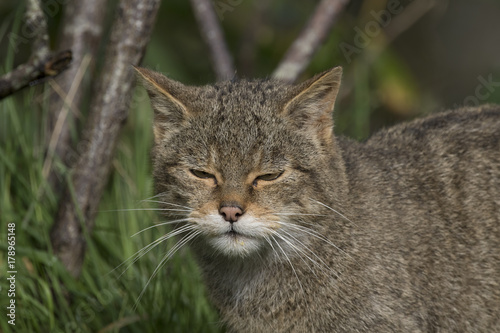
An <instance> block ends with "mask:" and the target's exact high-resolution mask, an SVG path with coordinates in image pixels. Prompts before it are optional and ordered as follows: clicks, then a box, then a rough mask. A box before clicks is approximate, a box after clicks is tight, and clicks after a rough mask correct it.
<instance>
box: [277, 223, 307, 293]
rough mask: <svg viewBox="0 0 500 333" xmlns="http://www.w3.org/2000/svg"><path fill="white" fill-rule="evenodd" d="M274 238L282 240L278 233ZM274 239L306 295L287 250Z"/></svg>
mask: <svg viewBox="0 0 500 333" xmlns="http://www.w3.org/2000/svg"><path fill="white" fill-rule="evenodd" d="M273 236H278V237H279V238H281V239H282V236H281V235H280V234H278V233H277V232H273ZM272 239H274V241H275V242H276V245H277V246H278V247H279V249H280V250H281V252H282V253H283V255H284V256H285V259H286V260H287V261H288V263H289V264H290V267H291V268H292V271H293V273H294V274H295V277H296V278H297V282H298V283H299V286H300V289H301V290H302V292H303V293H305V292H304V288H303V287H302V283H300V279H299V275H298V274H297V271H296V270H295V267H293V264H292V261H291V260H290V258H289V257H288V255H287V254H286V252H285V250H283V248H282V247H281V245H280V244H279V242H278V241H277V240H276V239H275V238H274V237H273V238H272Z"/></svg>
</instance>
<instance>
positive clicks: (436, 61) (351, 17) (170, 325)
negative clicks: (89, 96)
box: [0, 0, 500, 332]
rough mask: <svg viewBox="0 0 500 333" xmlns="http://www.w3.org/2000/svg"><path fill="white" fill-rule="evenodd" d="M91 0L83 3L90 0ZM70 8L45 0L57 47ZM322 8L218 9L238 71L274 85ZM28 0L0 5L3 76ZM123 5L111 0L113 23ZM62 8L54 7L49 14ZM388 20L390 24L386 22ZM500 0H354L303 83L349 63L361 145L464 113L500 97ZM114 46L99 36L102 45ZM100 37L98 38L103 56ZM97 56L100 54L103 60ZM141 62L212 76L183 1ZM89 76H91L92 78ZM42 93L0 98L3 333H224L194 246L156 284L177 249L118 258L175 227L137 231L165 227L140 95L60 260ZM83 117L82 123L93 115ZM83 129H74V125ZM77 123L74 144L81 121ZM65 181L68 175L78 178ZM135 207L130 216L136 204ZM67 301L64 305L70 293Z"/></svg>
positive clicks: (349, 109) (345, 106) (349, 115)
mask: <svg viewBox="0 0 500 333" xmlns="http://www.w3.org/2000/svg"><path fill="white" fill-rule="evenodd" d="M82 1H84V0H82ZM65 2H67V1H66V0H64V1H63V0H60V1H56V0H49V1H44V5H45V7H46V8H51V11H50V13H49V12H48V11H47V14H49V15H48V19H49V28H50V35H51V43H52V46H53V48H54V49H57V45H58V38H59V32H60V30H61V27H60V25H61V21H62V20H61V18H62V15H63V13H64V5H63V4H64V3H65ZM316 3H317V1H284V0H279V1H265V0H256V1H250V0H221V1H214V5H215V6H216V8H218V15H219V20H220V21H221V24H222V26H223V29H224V33H225V35H226V38H227V42H228V46H229V49H230V50H231V52H232V55H233V56H234V59H235V64H236V67H237V74H238V76H240V77H268V76H269V75H270V74H271V73H272V71H273V70H274V68H275V67H276V65H277V64H278V63H279V61H280V59H281V57H282V56H283V54H284V53H285V51H286V50H287V48H288V47H289V45H290V44H291V43H292V42H293V40H294V39H295V38H296V36H297V35H298V34H299V32H300V30H301V28H302V27H303V26H304V24H305V22H306V21H307V19H308V17H309V14H310V13H311V12H312V11H313V9H314V7H315V5H316ZM24 6H25V4H24V1H18V0H2V2H0V75H1V74H4V73H6V72H9V71H10V70H12V68H14V67H15V66H17V65H18V64H21V63H23V62H25V61H26V60H27V59H28V58H29V55H30V53H31V49H30V44H29V41H28V42H26V43H24V42H23V41H17V42H15V41H13V40H12V38H9V36H12V35H11V33H14V34H16V33H17V34H18V33H19V29H20V28H21V25H22V20H23V12H24ZM115 6H116V1H110V4H109V8H108V12H109V13H108V15H109V16H110V18H109V20H107V21H108V22H111V19H112V14H113V11H114V7H115ZM52 9H54V10H52ZM380 25H383V26H384V27H383V28H381V27H380ZM499 31H500V2H499V1H497V0H477V1H470V0H455V1H426V0H413V1H403V0H401V1H396V0H394V1H386V0H370V1H368V0H353V1H350V3H349V5H348V6H347V8H346V10H345V12H344V13H343V14H341V16H340V18H339V19H338V21H337V22H336V23H335V25H334V28H333V30H332V31H331V33H330V35H329V37H328V39H327V40H326V42H325V44H324V46H323V47H322V48H321V49H320V50H319V51H318V52H317V54H316V55H315V56H314V58H313V60H312V62H311V64H310V65H309V66H308V67H307V70H306V71H305V72H304V73H303V75H302V77H301V79H304V78H308V77H310V76H312V75H314V74H315V73H317V72H320V71H323V70H326V69H328V68H331V67H333V66H337V65H341V66H343V67H344V83H343V86H342V89H341V92H340V98H339V99H338V102H337V105H336V111H335V116H334V117H335V126H336V132H337V134H339V135H347V136H350V137H353V138H355V139H358V140H363V139H365V138H366V137H368V136H369V135H370V134H371V133H373V132H374V131H376V130H378V129H380V128H381V127H384V126H389V125H391V124H394V123H397V122H400V121H405V120H408V119H412V118H414V117H417V116H420V115H425V114H428V113H431V112H437V111H440V110H443V109H448V108H455V107H459V106H461V105H464V104H467V105H477V104H482V103H495V102H496V103H498V102H500V89H499V88H500V34H499V33H498V32H499ZM105 39H106V38H104V40H105ZM104 47H105V42H103V43H102V45H101V49H102V51H101V52H100V53H99V54H100V55H101V56H102V55H104ZM102 60H103V59H102V57H100V58H99V59H98V61H99V62H100V63H102ZM143 65H144V66H147V67H149V68H152V69H155V70H158V71H161V72H163V73H165V74H167V75H168V76H170V77H172V78H174V79H177V80H179V81H182V82H184V83H188V84H206V83H210V82H212V81H213V80H214V78H215V75H214V73H213V71H212V68H211V63H210V59H209V56H208V52H207V48H206V45H205V44H204V43H203V42H202V40H201V37H200V33H199V30H198V27H197V25H196V22H195V19H194V17H193V14H192V10H191V7H190V2H189V1H180V0H171V1H164V2H163V3H162V5H161V8H160V13H159V16H158V18H157V22H156V26H155V30H154V34H153V36H152V39H151V42H150V44H149V47H148V49H147V53H146V55H145V58H144V61H143ZM85 80H88V81H90V82H91V81H92V80H93V77H91V76H87V77H86V78H85ZM49 93H50V90H49V87H48V85H46V84H45V85H39V86H35V87H32V88H29V89H25V90H23V91H21V92H18V93H17V94H15V95H14V96H11V97H9V98H6V99H4V100H2V101H0V225H1V229H0V288H1V290H0V297H1V299H0V308H1V309H4V310H2V311H3V312H5V313H1V314H0V329H1V330H2V331H3V332H11V331H14V332H221V331H223V328H222V327H221V326H220V324H219V321H218V317H217V313H216V312H215V311H214V310H213V309H212V307H211V306H210V304H209V302H208V301H207V298H206V293H205V290H204V289H203V285H202V281H201V279H200V276H199V272H198V271H197V268H196V265H195V263H194V261H193V259H192V258H191V255H190V253H189V250H188V249H187V248H183V249H182V250H181V251H179V252H178V253H177V255H176V256H175V257H174V258H173V259H172V260H170V261H169V262H168V263H167V265H165V267H164V268H163V269H161V270H160V273H159V274H158V276H156V277H155V278H154V279H153V280H152V282H151V284H150V285H149V286H148V287H147V288H146V292H145V294H144V297H143V298H142V299H141V300H140V301H139V302H138V303H137V304H135V303H136V300H137V298H138V296H139V294H140V293H141V292H142V290H143V289H144V286H145V285H146V283H147V281H148V279H149V277H150V276H151V274H152V272H153V271H154V269H155V268H156V265H157V264H158V262H159V261H160V260H161V258H162V256H163V255H164V254H165V253H166V252H167V251H168V249H169V247H171V246H172V245H173V244H175V243H174V241H169V242H166V244H165V243H162V244H161V245H160V246H159V247H157V248H155V249H153V250H152V251H150V252H148V253H147V255H145V256H144V257H143V258H141V259H140V260H139V261H137V262H136V263H134V264H133V265H132V266H131V268H130V269H128V270H127V271H126V272H125V273H124V274H123V275H121V276H119V273H121V272H122V270H121V268H119V269H117V270H115V271H113V269H114V268H116V267H117V266H119V265H120V264H121V263H122V262H123V261H125V260H126V259H127V258H129V257H130V256H132V255H133V254H134V253H135V252H136V251H138V250H139V249H141V248H142V247H144V246H146V245H147V244H149V243H150V242H152V241H153V240H155V239H157V238H158V237H160V236H161V235H163V234H165V233H166V232H168V230H169V229H168V227H165V226H162V227H158V228H152V229H149V230H146V231H145V232H143V233H141V234H139V235H137V236H134V237H131V236H132V235H133V234H134V233H136V232H138V231H139V230H142V229H144V228H146V227H148V226H151V225H153V224H155V223H158V222H161V221H163V220H164V219H162V217H161V216H160V215H158V214H156V212H154V211H152V210H144V209H148V208H151V207H153V208H154V206H151V205H149V206H148V205H145V204H143V203H141V200H143V199H145V198H148V197H151V196H152V195H153V193H152V179H151V175H150V174H151V165H150V157H149V149H150V147H151V140H152V137H151V132H152V131H151V118H152V117H151V116H152V114H151V110H150V107H149V104H148V101H147V99H146V98H145V94H144V91H143V90H142V89H140V88H139V89H136V92H135V97H134V101H135V103H133V107H132V109H131V110H130V116H129V119H128V121H127V123H126V125H125V128H124V129H123V131H122V135H121V138H120V141H119V144H118V147H117V151H116V157H115V159H114V161H113V170H112V173H111V177H110V179H109V182H108V184H107V188H106V192H105V194H104V196H103V199H102V201H101V205H100V207H99V211H100V212H99V214H98V217H97V221H96V227H95V230H94V232H93V234H92V235H87V237H88V252H87V256H86V260H85V264H84V268H83V273H82V276H81V278H80V279H79V280H75V279H73V278H71V277H70V276H69V275H68V274H67V273H66V272H65V271H64V269H63V268H62V267H61V266H60V264H59V263H58V262H57V260H56V259H55V257H54V256H53V255H52V252H51V247H50V241H49V230H50V227H51V225H52V223H53V219H54V214H55V212H56V211H57V200H58V196H59V194H58V193H53V192H51V191H50V189H48V188H47V186H46V182H45V181H44V179H43V177H42V166H43V162H44V158H45V153H46V149H47V147H46V144H45V143H46V142H47V138H48V136H49V135H50V133H47V130H46V126H45V124H46V122H47V119H48V96H49ZM81 111H82V115H81V116H80V118H79V123H80V124H84V123H85V120H86V116H87V114H86V112H85V110H84V109H83V110H81ZM79 126H80V127H79ZM79 126H77V127H75V128H73V129H72V138H73V141H74V143H75V144H76V143H77V142H78V138H79V135H80V132H81V125H79ZM64 175H65V176H66V177H69V176H70V175H71V173H70V170H65V172H64ZM129 209H134V210H129ZM12 222H14V223H15V224H16V240H17V244H16V251H17V253H16V268H17V271H18V274H17V279H16V297H15V299H16V305H17V308H16V309H17V312H16V326H15V328H14V327H13V326H11V325H8V324H7V319H8V318H7V316H6V308H5V307H6V306H7V302H8V300H9V298H8V297H7V296H6V289H8V282H7V280H6V271H7V262H6V260H7V259H6V246H5V245H4V244H5V243H6V238H7V235H6V234H7V223H12ZM69 298H71V300H72V301H71V302H69V303H68V301H67V299H69Z"/></svg>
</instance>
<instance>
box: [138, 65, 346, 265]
mask: <svg viewBox="0 0 500 333" xmlns="http://www.w3.org/2000/svg"><path fill="white" fill-rule="evenodd" d="M138 71H139V73H140V74H141V77H142V79H143V83H144V85H145V87H146V89H147V90H148V93H149V95H150V97H151V100H152V105H153V108H154V110H155V125H154V129H155V147H154V150H153V159H154V176H155V182H156V189H157V192H158V194H159V198H161V199H160V201H161V202H163V204H164V207H165V209H172V211H170V212H172V213H173V214H172V215H180V216H178V217H180V218H181V220H182V222H185V223H186V226H185V227H184V228H186V230H189V231H191V235H196V236H193V238H194V237H197V238H196V239H201V240H203V241H204V242H205V243H206V244H208V246H209V247H210V248H211V249H212V250H214V251H215V252H216V253H218V254H223V255H227V256H246V255H250V254H252V253H255V252H257V251H259V250H261V249H263V248H266V247H273V246H281V245H280V243H273V241H274V240H275V239H276V237H277V235H280V233H281V234H282V233H286V234H288V235H289V236H290V237H294V236H293V235H294V234H295V232H294V230H293V228H288V227H287V225H288V223H289V221H288V220H289V218H290V216H293V215H294V213H296V214H299V213H304V211H306V210H307V209H306V208H305V207H308V206H310V205H311V201H310V199H311V197H312V196H313V195H312V193H311V192H312V191H314V190H315V187H316V190H319V187H320V185H319V184H317V185H316V186H311V183H312V182H315V181H316V180H315V178H317V177H311V174H312V173H314V172H316V171H315V170H316V169H317V168H318V165H319V164H321V161H322V160H325V158H324V157H325V156H327V155H328V153H327V151H328V150H329V149H331V143H332V134H331V131H332V123H331V114H330V112H331V111H332V108H333V103H334V100H335V96H336V94H337V91H338V86H339V80H340V73H341V72H340V69H334V70H332V71H330V72H327V73H325V74H323V75H320V76H319V77H317V78H314V79H312V80H310V81H308V82H306V83H304V84H302V85H300V86H289V85H285V84H282V83H279V82H274V81H238V82H233V83H230V82H226V83H222V84H218V85H215V86H207V87H185V86H182V85H181V84H179V83H177V82H174V81H171V80H168V79H166V78H165V77H164V76H161V75H159V74H157V73H153V72H150V71H148V70H145V69H138ZM181 206H182V208H181ZM295 231H297V230H295ZM284 245H286V244H284Z"/></svg>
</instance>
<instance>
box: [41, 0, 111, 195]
mask: <svg viewBox="0 0 500 333" xmlns="http://www.w3.org/2000/svg"><path fill="white" fill-rule="evenodd" d="M107 3H108V1H107V0H86V1H79V0H73V1H69V2H68V4H67V5H66V6H65V7H64V22H63V29H62V30H63V31H62V36H61V44H60V45H59V47H60V48H61V49H63V50H64V49H71V50H72V51H73V65H72V66H71V67H70V68H68V70H66V71H65V72H64V73H61V75H59V76H58V77H57V78H56V80H55V81H52V82H51V86H52V87H53V89H54V93H53V94H52V96H51V100H50V119H49V125H48V127H49V128H48V131H49V133H53V134H52V136H51V139H50V140H51V141H50V145H49V150H50V151H49V154H48V156H50V157H51V159H52V158H53V157H54V156H58V157H59V158H60V159H61V161H62V162H63V163H64V164H65V165H66V166H68V167H69V166H70V165H71V164H72V163H71V162H73V163H74V162H76V161H71V158H72V157H73V158H74V154H73V155H72V154H71V152H72V151H71V144H70V141H71V136H70V128H73V127H74V126H73V124H74V123H75V119H74V117H72V114H74V113H75V110H79V109H80V107H81V100H82V97H83V96H84V95H85V94H86V92H87V90H88V88H89V86H90V85H89V83H86V82H85V81H83V84H82V81H81V80H82V78H83V74H85V73H86V72H88V73H89V74H92V73H93V72H94V64H95V61H94V59H95V57H96V54H97V51H98V49H99V45H100V40H101V36H102V32H103V22H104V18H105V13H106V4H107ZM83 59H86V60H85V62H86V63H87V64H88V65H89V66H88V67H87V66H86V65H85V66H84V60H83ZM89 60H90V63H88V61H89ZM82 70H83V71H84V72H83V73H81V72H82ZM75 78H79V80H75ZM54 135H56V136H54ZM48 162H49V164H46V165H52V163H51V162H52V161H51V160H50V161H48ZM48 171H49V170H44V172H45V175H47V172H48ZM59 177H60V176H59V175H58V173H57V170H55V169H52V168H50V173H49V174H48V182H49V184H50V185H51V186H52V188H53V189H54V190H55V191H56V192H59V190H60V189H61V185H62V184H61V183H62V182H61V181H60V178H59Z"/></svg>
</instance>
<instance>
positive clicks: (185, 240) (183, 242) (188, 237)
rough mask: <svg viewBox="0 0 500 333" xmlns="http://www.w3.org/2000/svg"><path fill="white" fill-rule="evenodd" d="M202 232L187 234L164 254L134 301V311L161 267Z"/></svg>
mask: <svg viewBox="0 0 500 333" xmlns="http://www.w3.org/2000/svg"><path fill="white" fill-rule="evenodd" d="M201 233H202V231H200V230H197V231H194V232H192V233H189V234H187V235H185V236H184V237H182V238H181V239H180V240H179V241H178V242H177V243H176V244H175V245H174V246H173V247H172V248H171V249H170V250H169V251H168V252H167V254H165V255H164V256H163V258H162V260H161V261H160V263H159V264H158V265H157V266H156V268H155V270H154V271H153V274H151V276H150V277H149V279H148V281H147V282H146V285H145V286H144V288H143V289H142V291H141V293H140V294H139V297H137V300H136V301H135V304H134V309H136V308H137V305H138V304H139V301H140V300H141V298H142V296H144V293H145V292H146V289H147V287H148V286H149V284H150V283H151V281H152V280H153V279H154V277H155V276H156V275H157V274H158V272H159V270H160V268H161V267H163V265H164V264H165V263H166V262H167V261H168V260H169V259H170V258H171V257H172V256H173V255H174V254H175V253H176V252H177V251H178V250H179V249H180V248H181V247H183V246H184V245H186V244H187V243H188V242H190V241H191V240H193V239H194V238H196V237H197V236H198V235H199V234H201Z"/></svg>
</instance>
